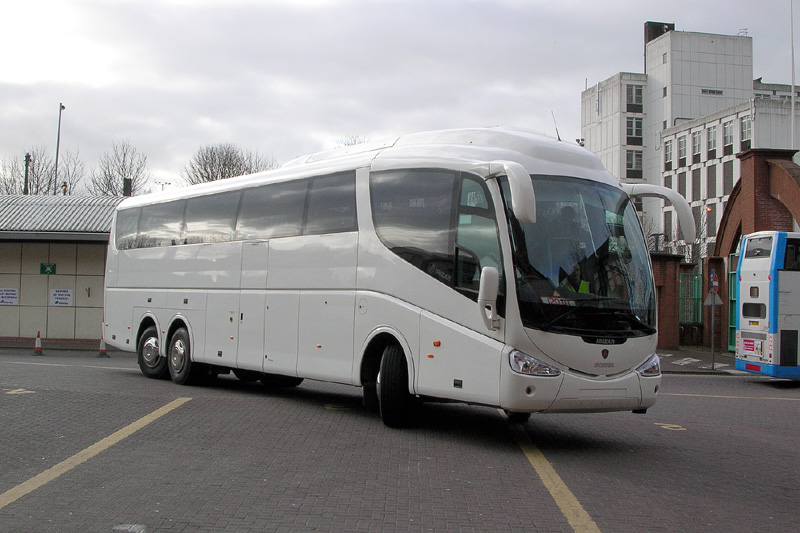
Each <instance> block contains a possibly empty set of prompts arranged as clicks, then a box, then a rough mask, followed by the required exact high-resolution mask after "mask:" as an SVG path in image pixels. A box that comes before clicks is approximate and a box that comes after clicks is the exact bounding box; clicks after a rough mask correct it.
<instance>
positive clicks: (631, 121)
mask: <svg viewBox="0 0 800 533" xmlns="http://www.w3.org/2000/svg"><path fill="white" fill-rule="evenodd" d="M627 134H628V140H627V144H630V145H632V146H642V119H641V118H636V117H628V119H627Z"/></svg>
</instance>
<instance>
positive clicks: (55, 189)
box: [53, 102, 66, 194]
mask: <svg viewBox="0 0 800 533" xmlns="http://www.w3.org/2000/svg"><path fill="white" fill-rule="evenodd" d="M65 109H66V107H64V104H62V103H61V102H59V103H58V135H57V136H56V168H55V176H54V177H53V184H54V187H53V194H58V149H59V147H60V145H61V112H62V111H64V110H65Z"/></svg>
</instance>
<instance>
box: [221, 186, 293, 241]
mask: <svg viewBox="0 0 800 533" xmlns="http://www.w3.org/2000/svg"><path fill="white" fill-rule="evenodd" d="M307 190H308V180H300V181H287V182H284V183H275V184H271V185H263V186H261V187H254V188H252V189H246V190H245V191H243V197H242V205H241V207H240V208H239V218H238V219H237V221H236V235H235V239H236V240H237V241H241V240H248V239H270V238H275V237H293V236H297V235H300V229H301V228H302V225H303V209H304V208H305V204H306V192H307Z"/></svg>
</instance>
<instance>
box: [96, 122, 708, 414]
mask: <svg viewBox="0 0 800 533" xmlns="http://www.w3.org/2000/svg"><path fill="white" fill-rule="evenodd" d="M632 195H637V196H658V197H662V198H666V199H668V200H670V201H671V202H672V203H673V204H674V205H675V207H676V212H677V213H678V216H679V220H680V223H681V227H682V228H683V230H684V232H685V233H687V234H688V235H692V236H693V235H694V220H693V218H692V216H691V210H690V208H689V206H688V204H687V203H686V201H685V199H683V197H681V196H679V195H678V194H677V193H675V192H673V191H671V190H669V189H664V188H662V187H657V186H652V185H647V184H641V185H621V184H620V183H619V181H618V180H617V179H616V178H614V177H613V176H612V175H611V174H609V173H608V172H607V171H606V170H605V169H604V168H603V167H602V165H601V163H600V161H599V159H598V158H597V157H595V156H594V155H593V154H591V153H590V152H588V151H587V150H585V149H583V148H581V147H579V146H576V145H569V144H566V143H564V142H561V141H557V140H555V139H551V138H548V137H544V136H540V135H536V134H533V133H530V132H527V131H522V130H515V129H503V128H488V129H466V130H446V131H437V132H428V133H419V134H412V135H405V136H401V137H398V138H396V139H393V140H390V141H388V142H383V143H373V144H361V145H356V146H352V147H348V148H342V149H338V150H334V151H331V152H325V153H319V154H315V155H311V156H308V157H304V158H300V159H298V160H295V161H292V162H289V163H287V164H286V165H284V166H283V167H282V168H280V169H277V170H273V171H269V172H264V173H258V174H254V175H249V176H243V177H239V178H232V179H226V180H220V181H216V182H212V183H207V184H202V185H196V186H191V187H185V188H182V189H178V190H170V191H163V192H160V193H156V194H150V195H145V196H138V197H133V198H129V199H126V200H125V201H123V202H122V203H121V204H120V205H119V208H118V209H117V211H116V215H115V219H114V223H113V228H112V233H111V239H110V243H109V249H108V260H107V269H106V278H105V280H106V286H105V316H104V337H105V340H106V342H107V343H108V344H109V345H111V346H112V347H115V348H118V349H122V350H129V351H136V352H137V358H138V363H139V367H140V368H141V371H142V372H143V373H144V374H145V375H147V376H149V377H153V378H164V377H169V378H171V379H172V381H174V382H175V383H178V384H188V383H192V382H197V381H202V380H205V379H208V378H209V377H213V376H216V375H218V374H224V373H230V372H232V373H233V374H234V375H235V376H237V377H239V378H241V379H244V380H260V381H261V382H262V383H263V384H264V385H265V386H268V387H280V386H284V387H285V386H297V385H299V384H300V383H301V382H302V381H303V380H304V379H313V380H322V381H328V382H336V383H343V384H347V385H352V386H356V387H361V388H362V389H363V395H364V402H365V404H366V405H372V406H376V407H377V409H378V410H379V412H380V416H381V418H382V420H383V421H384V423H385V424H387V425H389V426H393V427H395V426H403V425H406V424H408V423H409V422H411V421H412V420H413V419H414V417H415V416H418V404H419V403H420V402H421V401H425V400H442V401H459V402H467V403H471V404H479V405H486V406H494V407H498V408H502V409H503V410H505V412H506V413H507V414H508V415H509V417H511V418H513V419H516V420H521V421H524V420H527V418H528V417H529V416H530V413H533V412H570V411H572V412H599V411H625V410H627V411H633V412H644V411H645V410H646V409H647V408H648V407H650V406H652V405H653V404H654V403H655V401H656V395H657V393H658V390H659V386H660V382H661V371H660V366H659V360H658V357H657V355H656V354H655V347H656V301H655V300H656V293H655V288H654V284H653V275H652V270H651V264H650V259H649V255H648V251H647V247H646V244H645V238H644V236H643V234H642V229H641V226H640V224H639V220H638V218H637V215H636V210H635V209H634V206H633V204H632V200H631V197H632Z"/></svg>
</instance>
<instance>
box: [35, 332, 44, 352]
mask: <svg viewBox="0 0 800 533" xmlns="http://www.w3.org/2000/svg"><path fill="white" fill-rule="evenodd" d="M33 355H44V354H43V353H42V335H41V332H40V331H37V332H36V343H35V344H34V345H33Z"/></svg>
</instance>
